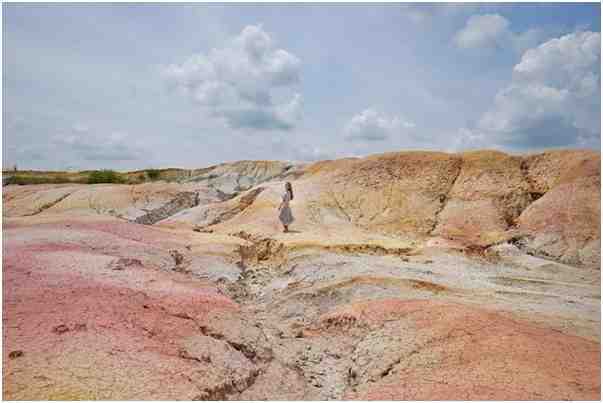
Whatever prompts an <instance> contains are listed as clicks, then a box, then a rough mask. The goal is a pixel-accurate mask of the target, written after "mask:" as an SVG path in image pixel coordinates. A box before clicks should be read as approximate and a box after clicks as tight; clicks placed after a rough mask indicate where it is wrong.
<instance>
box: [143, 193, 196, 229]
mask: <svg viewBox="0 0 603 403" xmlns="http://www.w3.org/2000/svg"><path fill="white" fill-rule="evenodd" d="M198 204H199V194H198V193H196V192H181V193H178V194H177V195H176V197H174V199H172V200H170V201H169V202H168V203H166V204H164V205H163V206H161V207H159V208H157V209H154V210H151V211H149V212H148V213H146V214H145V215H142V216H140V217H137V218H136V219H135V220H134V222H136V223H138V224H146V225H152V224H155V223H156V222H159V221H161V220H165V219H166V218H168V217H170V216H173V215H174V214H176V213H178V212H180V211H182V210H186V209H189V208H191V207H195V206H197V205H198Z"/></svg>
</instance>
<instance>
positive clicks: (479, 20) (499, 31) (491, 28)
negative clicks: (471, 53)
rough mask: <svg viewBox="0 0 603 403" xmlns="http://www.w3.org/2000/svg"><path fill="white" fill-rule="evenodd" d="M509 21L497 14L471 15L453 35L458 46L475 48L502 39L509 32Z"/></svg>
mask: <svg viewBox="0 0 603 403" xmlns="http://www.w3.org/2000/svg"><path fill="white" fill-rule="evenodd" d="M508 28H509V21H508V20H507V19H506V18H505V17H503V16H500V15H498V14H484V15H472V16H471V17H469V19H468V20H467V24H466V25H465V27H464V28H463V29H461V30H460V31H458V32H457V33H456V35H455V36H454V43H456V45H457V46H458V47H460V48H477V47H482V46H486V45H490V44H493V43H497V42H498V41H500V40H501V39H504V37H506V36H507V35H508V33H509V29H508Z"/></svg>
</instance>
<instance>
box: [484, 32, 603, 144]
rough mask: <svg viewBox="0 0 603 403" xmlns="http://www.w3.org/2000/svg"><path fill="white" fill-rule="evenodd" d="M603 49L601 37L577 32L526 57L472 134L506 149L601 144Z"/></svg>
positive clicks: (535, 50)
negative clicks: (602, 49) (602, 64)
mask: <svg viewBox="0 0 603 403" xmlns="http://www.w3.org/2000/svg"><path fill="white" fill-rule="evenodd" d="M600 46H601V35H600V34H599V33H596V32H574V33H572V34H568V35H565V36H563V37H560V38H556V39H552V40H549V41H547V42H545V43H544V44H542V45H540V46H538V47H537V48H534V49H530V50H528V51H526V52H525V53H524V55H523V56H522V58H521V60H520V62H519V63H518V64H517V65H515V67H514V68H513V77H512V79H511V82H510V83H509V85H507V86H506V87H505V88H503V89H502V90H500V91H499V92H498V94H497V95H496V97H495V99H494V105H493V106H492V107H491V108H490V109H489V110H488V111H487V112H486V113H484V114H483V115H482V117H481V118H480V119H479V121H478V122H477V127H476V128H475V129H474V131H475V132H479V133H483V134H485V135H487V138H488V139H489V141H491V142H492V144H496V145H501V146H503V147H515V148H542V147H554V146H573V145H591V146H592V145H593V144H596V143H597V142H599V141H600V140H599V139H600V125H601V114H600V110H601V91H600V70H599V67H600V57H601V54H600Z"/></svg>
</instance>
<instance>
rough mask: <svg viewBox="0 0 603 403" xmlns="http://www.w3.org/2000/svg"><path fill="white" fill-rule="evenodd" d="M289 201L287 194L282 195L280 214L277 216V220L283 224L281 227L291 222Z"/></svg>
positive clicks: (291, 214) (291, 215)
mask: <svg viewBox="0 0 603 403" xmlns="http://www.w3.org/2000/svg"><path fill="white" fill-rule="evenodd" d="M290 201H291V197H290V196H289V192H285V194H284V195H283V207H282V208H281V212H280V213H279V215H278V218H279V220H281V222H282V223H283V225H289V224H291V223H292V222H293V220H294V218H293V213H292V212H291V207H289V202H290Z"/></svg>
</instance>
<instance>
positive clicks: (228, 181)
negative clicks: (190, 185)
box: [187, 161, 293, 194]
mask: <svg viewBox="0 0 603 403" xmlns="http://www.w3.org/2000/svg"><path fill="white" fill-rule="evenodd" d="M292 168H293V165H291V164H288V163H284V162H280V161H238V162H233V163H227V164H220V165H216V166H214V167H210V168H206V169H203V170H202V171H201V172H200V173H199V174H197V175H195V176H192V177H191V178H190V179H188V180H187V181H189V182H200V183H204V184H206V185H207V186H209V187H211V188H213V189H217V190H219V191H221V192H223V193H225V194H236V193H238V192H241V191H244V190H248V189H250V188H252V187H254V186H256V185H258V184H260V183H263V182H266V181H269V180H271V179H273V178H276V177H283V176H284V174H286V173H287V171H289V170H291V169H292Z"/></svg>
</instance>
